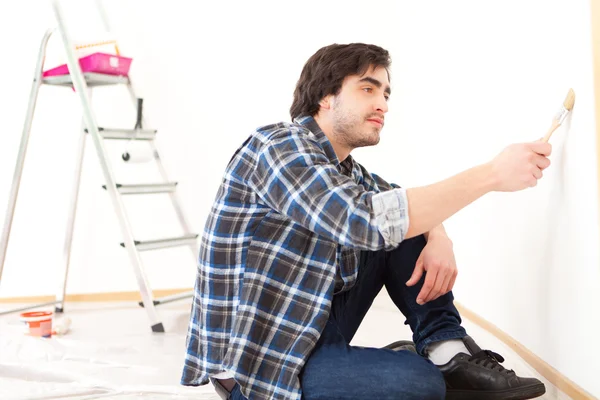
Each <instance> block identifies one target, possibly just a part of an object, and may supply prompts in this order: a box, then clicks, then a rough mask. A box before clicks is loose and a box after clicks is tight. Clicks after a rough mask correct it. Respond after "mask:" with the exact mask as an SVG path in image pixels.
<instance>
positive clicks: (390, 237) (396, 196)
mask: <svg viewBox="0 0 600 400" xmlns="http://www.w3.org/2000/svg"><path fill="white" fill-rule="evenodd" d="M372 201H373V212H374V213H375V221H376V222H377V228H378V229H379V233H381V236H382V237H383V240H384V242H385V249H386V250H391V249H394V248H396V247H397V246H398V245H399V244H400V242H402V241H403V240H404V238H405V237H406V232H407V231H408V223H409V220H408V198H407V197H406V189H403V188H398V189H392V190H387V191H385V192H381V193H377V194H376V195H373V199H372Z"/></svg>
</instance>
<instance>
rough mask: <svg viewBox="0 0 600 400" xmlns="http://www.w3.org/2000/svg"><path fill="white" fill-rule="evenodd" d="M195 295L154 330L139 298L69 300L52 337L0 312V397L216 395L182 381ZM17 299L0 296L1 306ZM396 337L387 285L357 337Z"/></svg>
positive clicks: (361, 340)
mask: <svg viewBox="0 0 600 400" xmlns="http://www.w3.org/2000/svg"><path fill="white" fill-rule="evenodd" d="M190 302H191V300H190V299H185V300H179V301H177V302H173V303H170V304H164V305H161V306H159V308H158V311H159V313H160V315H161V317H162V318H163V322H164V324H165V329H166V330H167V332H166V333H164V334H152V333H151V332H150V330H149V327H148V321H147V319H146V314H145V312H144V311H143V309H141V308H139V307H137V306H136V304H135V303H134V304H132V303H70V304H69V303H68V304H67V308H66V311H67V312H66V314H65V316H67V317H69V318H70V320H71V327H70V330H69V331H68V332H67V333H66V334H65V335H63V336H55V337H53V338H51V339H41V338H34V337H31V336H27V335H25V334H24V326H23V323H22V322H20V321H19V317H18V313H15V314H8V315H3V316H0V399H4V400H9V399H10V400H25V399H27V400H38V399H39V400H41V399H44V400H47V399H56V400H84V399H86V400H87V399H97V398H102V399H108V400H126V399H128V400H129V399H141V398H144V399H157V400H167V399H172V400H188V399H189V400H191V399H204V400H209V399H210V400H213V399H214V400H217V399H219V398H218V396H217V395H216V394H215V393H214V391H213V389H212V386H211V385H206V386H202V387H195V388H189V387H184V386H181V385H179V377H180V373H181V367H182V361H183V355H184V351H185V348H184V347H185V332H186V328H187V322H188V315H189V308H190ZM14 306H15V305H13V304H10V305H9V304H0V311H2V310H6V309H8V308H12V307H14ZM464 326H465V328H466V329H467V331H468V332H469V333H470V334H471V336H473V337H474V338H475V339H476V340H477V341H478V343H479V344H480V346H481V347H484V348H490V349H493V350H494V351H496V352H497V353H500V354H501V355H502V356H504V357H505V358H506V361H505V362H504V366H505V367H508V368H511V369H514V370H515V371H516V372H517V374H519V375H526V376H536V377H537V378H539V379H541V380H542V381H543V382H544V383H545V384H546V394H545V395H544V396H543V397H540V399H561V400H563V399H570V397H568V396H566V395H565V394H564V393H562V392H560V391H559V390H557V389H556V388H555V387H553V386H552V385H551V384H550V383H549V382H547V381H546V380H544V379H543V378H542V377H541V376H539V375H538V374H537V373H536V372H535V370H533V369H532V368H531V367H530V366H529V365H528V364H526V363H525V362H524V361H523V360H522V359H521V358H520V357H519V356H518V355H517V354H516V353H514V352H513V351H512V350H511V349H510V348H509V347H507V346H506V345H504V344H503V343H502V342H500V341H498V340H497V339H496V338H495V337H493V336H492V335H490V334H489V333H487V332H485V331H483V330H482V329H480V328H479V327H478V326H476V325H474V324H473V323H471V322H470V321H468V320H465V321H464ZM399 339H410V330H409V328H408V327H407V326H405V325H404V319H403V318H402V315H401V314H400V313H399V312H397V311H395V310H394V306H393V304H392V303H391V301H390V299H389V297H388V296H387V293H385V291H383V292H382V294H381V295H380V296H379V297H378V298H377V300H376V301H375V303H374V305H373V307H372V309H371V310H370V311H369V313H368V314H367V316H366V318H365V321H364V322H363V324H362V326H361V328H360V329H359V331H358V333H357V334H356V337H355V339H354V341H353V343H352V344H356V345H363V346H365V345H368V346H384V345H386V344H388V343H391V342H393V341H396V340H399Z"/></svg>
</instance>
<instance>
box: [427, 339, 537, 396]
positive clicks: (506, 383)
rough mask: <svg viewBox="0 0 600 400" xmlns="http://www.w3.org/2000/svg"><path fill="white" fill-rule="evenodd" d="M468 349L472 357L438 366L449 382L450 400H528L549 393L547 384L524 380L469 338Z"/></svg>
mask: <svg viewBox="0 0 600 400" xmlns="http://www.w3.org/2000/svg"><path fill="white" fill-rule="evenodd" d="M463 342H464V343H465V347H466V348H467V349H468V350H469V352H470V353H471V354H465V353H458V354H457V355H455V356H454V357H453V358H452V359H451V360H450V361H449V362H448V363H447V364H444V365H438V368H439V369H440V371H441V372H442V374H443V375H444V380H445V381H446V399H447V400H458V399H460V400H475V399H477V400H500V399H502V400H504V399H507V400H508V399H510V400H525V399H533V398H536V397H539V396H541V395H543V394H544V393H546V387H545V386H544V384H543V383H542V382H541V381H539V380H538V379H535V378H522V377H520V376H517V374H516V373H515V372H514V371H513V370H509V369H506V368H504V367H503V366H502V365H500V363H502V362H504V358H503V357H502V356H501V355H500V354H497V353H494V352H493V351H490V350H482V349H481V348H480V347H479V346H478V345H477V344H476V343H475V341H474V340H473V339H472V338H471V337H470V336H466V337H464V338H463Z"/></svg>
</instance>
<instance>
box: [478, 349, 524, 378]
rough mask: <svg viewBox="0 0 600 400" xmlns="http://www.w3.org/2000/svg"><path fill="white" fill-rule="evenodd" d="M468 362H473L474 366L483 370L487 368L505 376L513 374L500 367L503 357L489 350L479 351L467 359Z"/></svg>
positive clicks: (509, 370)
mask: <svg viewBox="0 0 600 400" xmlns="http://www.w3.org/2000/svg"><path fill="white" fill-rule="evenodd" d="M469 361H474V362H475V364H477V365H482V366H483V367H484V368H488V369H490V370H492V371H494V370H496V369H497V370H498V372H503V373H505V374H514V373H515V372H514V371H513V370H512V369H506V368H504V367H503V366H502V365H500V363H502V362H504V357H502V356H501V355H500V354H498V353H495V352H493V351H491V350H481V351H480V352H478V353H475V354H473V355H472V356H471V357H470V358H469Z"/></svg>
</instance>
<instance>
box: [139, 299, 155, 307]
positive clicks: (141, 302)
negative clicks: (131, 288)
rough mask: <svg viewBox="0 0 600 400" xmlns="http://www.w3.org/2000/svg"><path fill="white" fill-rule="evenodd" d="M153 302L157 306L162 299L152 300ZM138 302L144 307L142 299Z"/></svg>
mask: <svg viewBox="0 0 600 400" xmlns="http://www.w3.org/2000/svg"><path fill="white" fill-rule="evenodd" d="M152 303H154V305H155V306H157V305H159V304H160V300H152ZM138 304H139V305H140V307H142V308H144V302H143V301H140V302H138Z"/></svg>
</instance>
